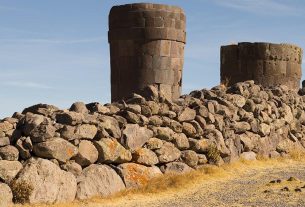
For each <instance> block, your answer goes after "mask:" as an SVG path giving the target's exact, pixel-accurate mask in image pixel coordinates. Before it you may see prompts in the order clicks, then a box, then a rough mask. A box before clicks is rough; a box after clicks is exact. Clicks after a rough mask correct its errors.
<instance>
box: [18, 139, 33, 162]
mask: <svg viewBox="0 0 305 207" xmlns="http://www.w3.org/2000/svg"><path fill="white" fill-rule="evenodd" d="M16 147H17V149H18V150H19V155H20V157H21V158H22V159H24V160H26V159H28V158H30V157H31V152H32V150H33V144H32V141H31V138H30V137H21V138H20V139H18V140H17V142H16Z"/></svg>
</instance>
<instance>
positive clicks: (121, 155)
mask: <svg viewBox="0 0 305 207" xmlns="http://www.w3.org/2000/svg"><path fill="white" fill-rule="evenodd" d="M94 145H95V147H96V149H97V151H98V154H99V157H98V160H99V162H102V163H124V162H128V161H130V160H131V159H132V156H131V152H130V151H129V150H127V149H125V148H124V147H123V146H122V145H121V144H120V143H119V142H118V141H117V140H116V139H110V138H103V139H101V140H100V141H96V142H94Z"/></svg>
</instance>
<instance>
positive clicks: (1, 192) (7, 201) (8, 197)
mask: <svg viewBox="0 0 305 207" xmlns="http://www.w3.org/2000/svg"><path fill="white" fill-rule="evenodd" d="M12 204H13V194H12V191H11V189H10V187H9V186H8V185H6V184H4V183H0V206H3V207H5V206H10V205H12Z"/></svg>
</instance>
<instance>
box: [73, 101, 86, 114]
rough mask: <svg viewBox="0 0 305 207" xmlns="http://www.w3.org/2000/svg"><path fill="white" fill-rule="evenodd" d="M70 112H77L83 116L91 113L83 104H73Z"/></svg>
mask: <svg viewBox="0 0 305 207" xmlns="http://www.w3.org/2000/svg"><path fill="white" fill-rule="evenodd" d="M69 110H70V111H74V112H77V113H81V114H85V113H88V112H89V111H88V109H87V107H86V105H85V104H84V103H83V102H75V103H73V104H72V106H71V107H70V109H69Z"/></svg>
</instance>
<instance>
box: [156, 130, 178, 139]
mask: <svg viewBox="0 0 305 207" xmlns="http://www.w3.org/2000/svg"><path fill="white" fill-rule="evenodd" d="M174 134H175V132H174V131H173V130H172V129H170V128H169V127H158V128H157V130H156V137H157V138H159V139H162V140H165V141H171V140H173V139H174Z"/></svg>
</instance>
